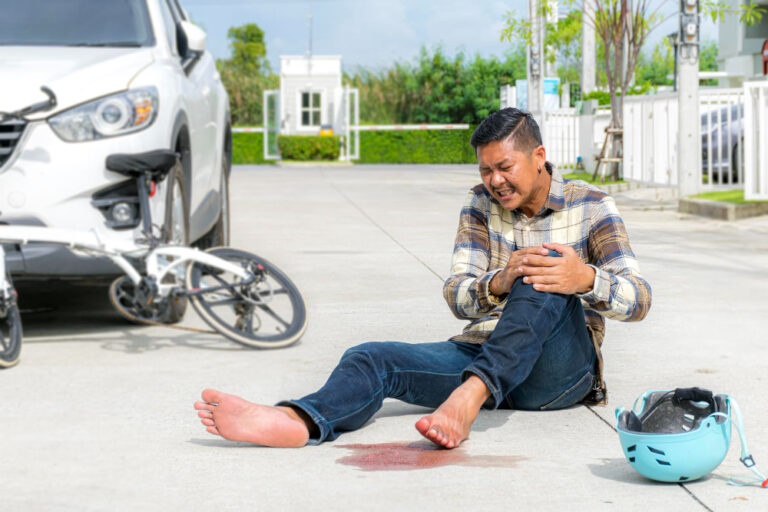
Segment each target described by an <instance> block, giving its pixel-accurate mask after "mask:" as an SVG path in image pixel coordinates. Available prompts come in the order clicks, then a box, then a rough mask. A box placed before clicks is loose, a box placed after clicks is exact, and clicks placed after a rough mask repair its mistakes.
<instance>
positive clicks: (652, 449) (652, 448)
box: [648, 446, 666, 455]
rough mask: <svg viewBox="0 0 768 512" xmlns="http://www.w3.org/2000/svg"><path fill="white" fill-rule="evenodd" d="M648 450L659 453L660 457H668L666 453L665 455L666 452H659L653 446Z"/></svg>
mask: <svg viewBox="0 0 768 512" xmlns="http://www.w3.org/2000/svg"><path fill="white" fill-rule="evenodd" d="M648 449H649V450H651V451H652V452H653V453H658V454H659V455H666V453H664V452H663V451H661V450H657V449H656V448H654V447H653V446H649V447H648Z"/></svg>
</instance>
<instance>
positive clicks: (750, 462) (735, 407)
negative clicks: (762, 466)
mask: <svg viewBox="0 0 768 512" xmlns="http://www.w3.org/2000/svg"><path fill="white" fill-rule="evenodd" d="M728 404H729V405H730V407H731V411H733V417H732V418H729V417H728V416H727V415H725V414H723V413H715V414H716V415H718V416H724V417H726V418H728V419H730V420H731V421H732V422H733V424H734V425H735V426H736V431H737V432H738V433H739V440H740V441H741V458H740V459H739V460H740V461H741V463H742V464H744V466H746V467H747V468H749V470H750V471H751V472H752V473H754V475H755V476H754V477H752V476H746V477H743V476H737V477H730V478H728V483H729V484H731V485H739V486H742V485H752V484H755V483H758V484H759V485H760V486H761V487H763V488H766V487H768V477H766V476H765V475H764V474H763V473H762V472H761V471H760V470H759V469H757V466H756V465H755V459H754V457H752V454H751V453H749V447H748V446H747V437H746V435H745V434H744V421H743V420H742V418H741V410H740V409H739V404H737V403H736V400H734V399H733V398H732V397H731V396H728Z"/></svg>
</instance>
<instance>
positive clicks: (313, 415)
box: [275, 400, 329, 446]
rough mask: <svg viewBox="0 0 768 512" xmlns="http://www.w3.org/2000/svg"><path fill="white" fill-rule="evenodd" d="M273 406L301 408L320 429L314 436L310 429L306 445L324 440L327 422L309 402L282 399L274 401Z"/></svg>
mask: <svg viewBox="0 0 768 512" xmlns="http://www.w3.org/2000/svg"><path fill="white" fill-rule="evenodd" d="M275 407H295V408H297V409H301V410H302V411H304V412H305V413H306V415H307V416H309V418H310V419H311V420H312V421H313V422H314V423H315V425H316V426H317V430H319V431H320V436H319V437H316V438H315V437H311V433H312V432H311V431H310V438H309V439H308V440H307V446H314V445H318V444H320V443H322V442H323V441H325V438H326V437H327V436H328V430H329V427H328V422H327V421H325V419H324V418H323V417H322V416H320V414H318V412H317V411H316V410H315V408H314V407H312V406H311V405H309V404H305V403H304V402H302V401H301V400H282V401H280V402H278V403H276V404H275Z"/></svg>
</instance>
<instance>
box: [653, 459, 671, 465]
mask: <svg viewBox="0 0 768 512" xmlns="http://www.w3.org/2000/svg"><path fill="white" fill-rule="evenodd" d="M656 462H658V463H659V464H661V465H662V466H671V465H672V464H670V463H669V462H667V461H665V460H661V459H656Z"/></svg>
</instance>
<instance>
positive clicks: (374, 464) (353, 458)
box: [336, 441, 527, 471]
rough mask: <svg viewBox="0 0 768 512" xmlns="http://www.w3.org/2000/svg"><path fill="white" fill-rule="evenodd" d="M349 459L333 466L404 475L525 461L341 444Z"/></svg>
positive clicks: (421, 446)
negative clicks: (439, 468) (444, 467)
mask: <svg viewBox="0 0 768 512" xmlns="http://www.w3.org/2000/svg"><path fill="white" fill-rule="evenodd" d="M338 448H346V449H347V450H352V451H353V452H354V453H353V454H352V455H347V456H346V457H341V458H340V459H338V460H337V461H336V462H337V463H339V464H345V465H348V466H357V467H358V468H360V469H362V470H363V471H408V470H413V469H429V468H436V467H440V466H473V467H497V468H498V467H503V468H511V467H515V466H516V465H517V463H518V462H520V461H521V460H525V459H526V458H527V457H522V456H519V455H469V454H468V453H466V452H464V451H463V449H462V448H454V449H453V450H446V449H444V448H440V447H438V446H436V445H434V444H432V443H430V442H429V441H420V442H415V443H380V444H344V445H339V446H338Z"/></svg>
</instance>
